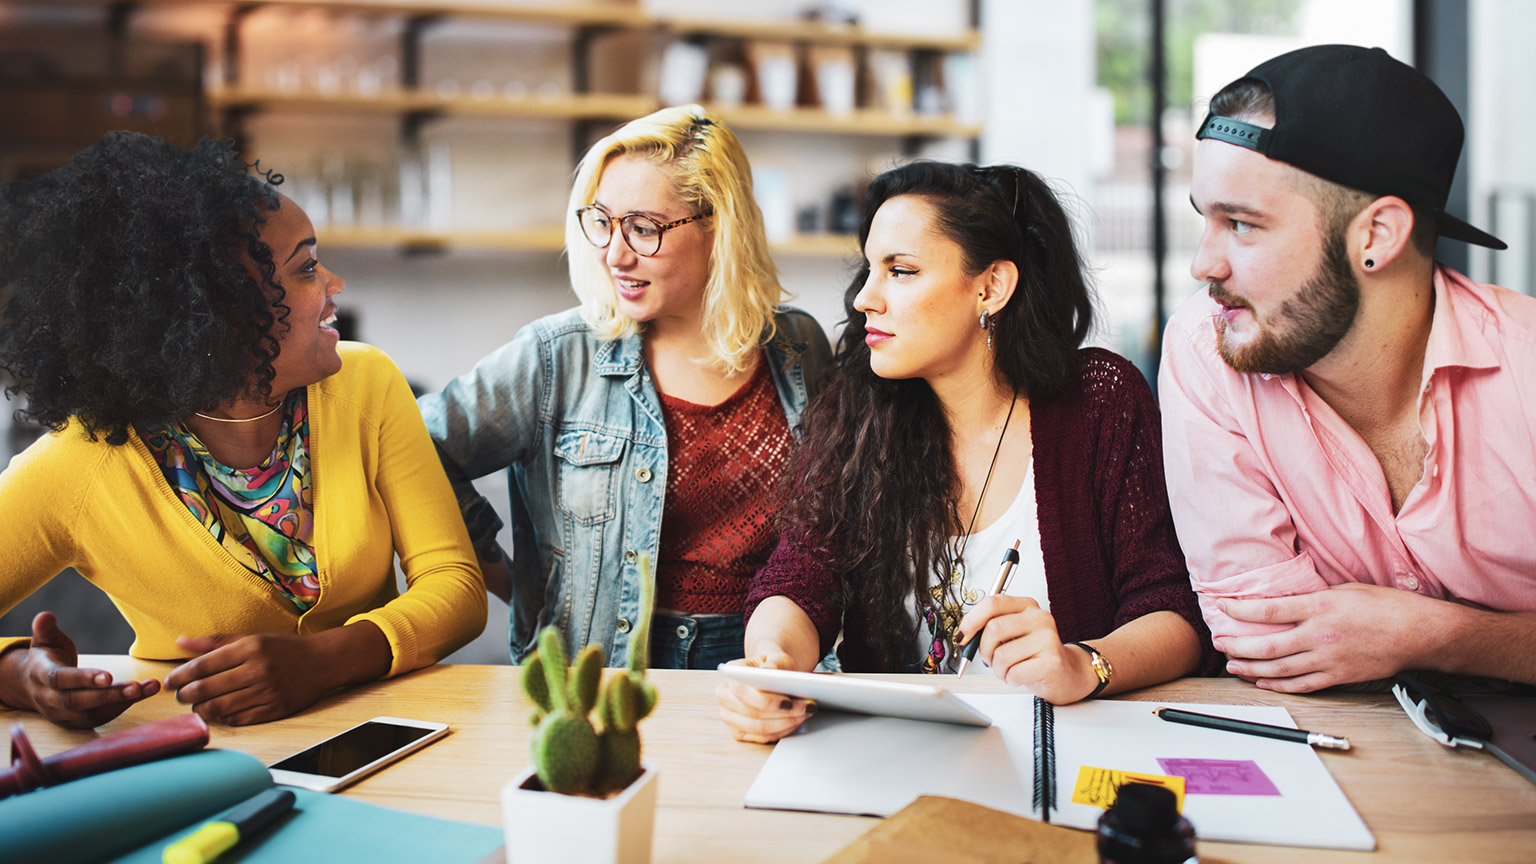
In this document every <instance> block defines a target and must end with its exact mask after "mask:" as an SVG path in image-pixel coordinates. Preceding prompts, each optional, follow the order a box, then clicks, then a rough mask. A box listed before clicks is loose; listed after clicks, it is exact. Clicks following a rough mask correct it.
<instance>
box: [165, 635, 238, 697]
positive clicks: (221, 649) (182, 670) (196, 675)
mask: <svg viewBox="0 0 1536 864" xmlns="http://www.w3.org/2000/svg"><path fill="white" fill-rule="evenodd" d="M194 641H200V640H193V639H190V638H188V637H186V636H182V637H181V638H179V639H177V640H176V644H178V645H182V643H184V642H188V643H190V642H194ZM210 641H213V640H210ZM219 641H220V644H219V646H218V647H216V648H213V649H211V650H209V651H208V652H207V653H205V654H203V655H202V656H201V657H196V658H194V659H192V660H188V661H187V662H185V663H183V664H181V665H180V666H177V667H176V668H175V669H172V670H171V671H170V674H168V675H166V676H165V686H167V687H173V688H175V689H177V690H180V689H181V688H182V687H184V686H186V685H188V684H190V683H192V682H193V681H198V680H200V679H203V678H207V677H209V676H212V675H217V674H219V673H221V672H227V671H229V670H230V669H234V668H236V667H238V666H239V665H240V664H241V663H243V662H245V652H244V650H242V646H240V645H239V644H237V643H238V640H229V641H224V640H219ZM183 647H186V646H185V645H183Z"/></svg>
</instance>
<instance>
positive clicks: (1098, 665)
mask: <svg viewBox="0 0 1536 864" xmlns="http://www.w3.org/2000/svg"><path fill="white" fill-rule="evenodd" d="M1067 644H1068V645H1076V646H1077V647H1079V648H1081V649H1083V650H1084V651H1087V652H1088V657H1089V660H1090V662H1091V663H1092V664H1093V674H1095V675H1097V676H1099V686H1097V687H1095V688H1093V692H1092V693H1089V694H1088V695H1087V696H1085V697H1083V698H1085V699H1092V698H1093V697H1095V696H1097V695H1099V694H1100V693H1103V692H1104V688H1105V687H1108V686H1109V679H1111V678H1113V677H1115V667H1113V666H1111V665H1109V661H1108V660H1106V659H1105V658H1104V655H1103V654H1100V653H1099V649H1097V648H1095V647H1093V646H1092V645H1089V644H1088V643H1086V642H1068V643H1067Z"/></svg>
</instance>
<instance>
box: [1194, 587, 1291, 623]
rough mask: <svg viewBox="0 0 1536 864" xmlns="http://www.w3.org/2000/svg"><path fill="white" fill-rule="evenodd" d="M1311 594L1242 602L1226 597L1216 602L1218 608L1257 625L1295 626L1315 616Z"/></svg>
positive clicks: (1253, 599)
mask: <svg viewBox="0 0 1536 864" xmlns="http://www.w3.org/2000/svg"><path fill="white" fill-rule="evenodd" d="M1313 605H1314V601H1313V599H1312V595H1310V594H1296V595H1294V596H1290V597H1255V598H1251V599H1247V600H1242V599H1238V598H1234V597H1226V598H1222V599H1220V600H1217V601H1216V608H1217V609H1220V610H1221V611H1222V612H1225V613H1226V614H1228V615H1230V616H1231V617H1233V618H1236V619H1237V620H1239V621H1248V622H1251V623H1255V624H1295V623H1297V622H1299V621H1305V620H1306V619H1307V618H1309V617H1311V616H1312V614H1313V609H1312V607H1313Z"/></svg>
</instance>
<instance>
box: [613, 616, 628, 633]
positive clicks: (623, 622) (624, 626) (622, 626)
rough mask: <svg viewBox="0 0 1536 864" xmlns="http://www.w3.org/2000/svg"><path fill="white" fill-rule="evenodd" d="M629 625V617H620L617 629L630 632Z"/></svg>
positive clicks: (621, 631)
mask: <svg viewBox="0 0 1536 864" xmlns="http://www.w3.org/2000/svg"><path fill="white" fill-rule="evenodd" d="M629 626H630V625H629V619H628V618H620V619H619V626H618V627H617V628H616V629H617V630H618V631H619V632H620V633H628V632H629Z"/></svg>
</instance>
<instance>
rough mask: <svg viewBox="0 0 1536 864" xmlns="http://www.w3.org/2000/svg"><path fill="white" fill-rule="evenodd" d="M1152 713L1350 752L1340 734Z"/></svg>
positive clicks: (1184, 713)
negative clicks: (1325, 733)
mask: <svg viewBox="0 0 1536 864" xmlns="http://www.w3.org/2000/svg"><path fill="white" fill-rule="evenodd" d="M1152 713H1153V714H1156V715H1157V716H1158V717H1160V718H1162V719H1164V720H1167V721H1168V722H1169V723H1184V724H1186V725H1189V726H1203V727H1205V728H1207V729H1220V730H1222V731H1224V732H1241V733H1243V734H1244V735H1262V736H1263V737H1265V738H1279V739H1280V740H1281V741H1295V742H1297V743H1298V744H1310V745H1312V746H1313V747H1322V748H1324V749H1326V750H1348V749H1349V739H1348V738H1340V737H1338V736H1336V735H1324V734H1323V733H1321V732H1308V731H1307V730H1305V729H1291V728H1289V727H1287V726H1271V725H1269V724H1268V723H1253V722H1251V721H1248V720H1237V719H1235V718H1232V717H1216V716H1214V715H1211V714H1196V713H1195V712H1193V711H1180V710H1179V709H1177V708H1154V709H1152Z"/></svg>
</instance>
